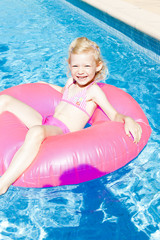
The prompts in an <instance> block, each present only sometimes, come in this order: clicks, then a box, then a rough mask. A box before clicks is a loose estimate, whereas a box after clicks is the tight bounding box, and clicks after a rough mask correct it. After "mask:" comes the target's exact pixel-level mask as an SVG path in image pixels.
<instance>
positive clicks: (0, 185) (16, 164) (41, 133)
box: [0, 125, 63, 195]
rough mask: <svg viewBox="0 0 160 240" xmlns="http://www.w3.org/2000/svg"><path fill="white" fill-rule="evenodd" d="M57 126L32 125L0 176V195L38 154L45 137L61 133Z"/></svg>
mask: <svg viewBox="0 0 160 240" xmlns="http://www.w3.org/2000/svg"><path fill="white" fill-rule="evenodd" d="M62 133H63V132H62V130H61V128H59V127H54V126H48V125H46V126H34V127H32V128H30V129H29V130H28V133H27V135H26V138H25V141H24V144H23V145H22V146H21V148H20V149H19V150H18V151H17V152H16V154H15V156H14V157H13V159H12V162H11V164H10V166H9V167H8V169H7V170H6V172H5V173H4V174H3V176H2V177H1V178H0V195H1V194H4V193H5V192H6V191H7V189H8V188H9V186H10V185H11V184H12V183H13V182H15V181H16V179H17V178H18V177H20V175H21V174H22V173H23V172H24V171H25V170H26V169H27V168H28V167H29V166H30V164H31V163H32V162H33V160H34V159H35V157H36V156H37V154H38V151H39V149H40V146H41V143H42V142H43V140H44V139H45V138H46V137H49V136H54V135H59V134H62Z"/></svg>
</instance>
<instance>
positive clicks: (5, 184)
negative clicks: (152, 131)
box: [0, 37, 142, 195]
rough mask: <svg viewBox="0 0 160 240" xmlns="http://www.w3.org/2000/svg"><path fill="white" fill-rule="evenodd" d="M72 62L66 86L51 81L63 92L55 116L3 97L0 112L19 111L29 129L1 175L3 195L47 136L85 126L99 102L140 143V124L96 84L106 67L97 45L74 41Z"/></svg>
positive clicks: (20, 117) (78, 40)
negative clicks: (114, 103) (112, 102)
mask: <svg viewBox="0 0 160 240" xmlns="http://www.w3.org/2000/svg"><path fill="white" fill-rule="evenodd" d="M68 65H69V69H70V72H71V76H72V78H70V79H68V81H67V83H66V85H65V87H59V86H56V85H53V84H50V85H51V87H53V88H54V89H56V90H57V91H59V92H61V93H62V94H63V96H62V99H61V102H60V103H59V104H58V106H57V107H56V109H55V113H54V115H53V116H48V117H47V118H46V119H43V118H42V116H41V115H40V114H39V113H38V112H37V111H36V110H34V109H33V108H31V107H30V106H28V105H26V104H25V103H23V102H21V101H19V100H17V99H15V98H13V97H11V96H8V95H2V96H0V113H2V112H4V111H9V112H11V113H13V114H15V115H16V116H17V117H18V118H19V119H20V120H21V121H22V122H23V123H24V124H25V125H26V126H27V128H28V132H27V134H26V138H25V141H24V143H23V145H22V146H21V148H20V149H19V150H18V151H17V152H16V154H15V156H14V157H13V159H12V162H11V164H10V166H9V168H8V169H7V171H6V172H5V173H4V174H3V176H2V177H1V178H0V195H1V194H4V193H5V192H6V191H7V189H8V188H9V186H10V185H11V184H12V183H14V181H15V180H16V179H17V178H18V177H19V176H20V175H21V174H22V173H23V172H24V171H25V170H26V169H27V168H28V167H29V165H30V164H31V163H32V162H33V160H34V159H35V157H36V155H37V153H38V151H39V149H40V147H41V143H42V142H43V141H44V139H45V138H47V137H49V136H54V135H59V134H65V133H69V132H74V131H79V130H81V129H83V128H84V126H85V125H86V123H87V122H88V120H89V119H90V117H91V116H92V114H93V112H94V111H95V109H96V107H97V105H99V106H100V107H101V108H102V110H103V111H104V112H105V113H106V114H107V116H108V117H109V118H110V120H111V121H118V122H123V123H124V130H125V132H126V134H127V135H128V136H131V134H132V136H133V138H134V142H135V143H138V142H139V140H140V138H141V133H142V130H141V127H140V125H139V124H138V123H136V122H135V121H134V120H133V119H132V118H130V117H128V116H124V115H122V114H120V113H118V112H117V111H116V110H115V109H114V108H113V107H112V105H111V104H110V103H109V101H108V100H107V98H106V95H105V94H104V92H103V91H102V90H101V88H100V87H99V86H98V85H97V84H96V81H97V80H99V79H102V78H103V77H104V73H105V70H106V67H105V64H104V62H103V60H102V58H101V54H100V49H99V47H98V46H97V44H96V43H94V42H92V41H90V40H88V39H87V38H85V37H81V38H77V39H76V40H74V41H73V42H72V43H71V45H70V48H69V58H68ZM64 147H65V146H64Z"/></svg>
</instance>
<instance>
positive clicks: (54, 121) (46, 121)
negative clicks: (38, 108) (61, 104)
mask: <svg viewBox="0 0 160 240" xmlns="http://www.w3.org/2000/svg"><path fill="white" fill-rule="evenodd" d="M42 125H52V126H56V127H59V128H61V129H62V131H63V133H64V134H65V133H69V132H70V130H69V129H68V127H67V126H66V125H65V124H64V123H63V122H61V121H60V120H59V119H57V118H54V117H53V116H52V115H50V116H47V117H43V120H42Z"/></svg>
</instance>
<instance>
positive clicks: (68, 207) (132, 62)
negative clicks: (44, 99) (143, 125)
mask: <svg viewBox="0 0 160 240" xmlns="http://www.w3.org/2000/svg"><path fill="white" fill-rule="evenodd" d="M84 35H85V36H87V37H88V38H90V39H91V40H93V41H96V42H97V43H98V44H99V45H100V47H101V49H102V54H103V56H104V59H105V60H106V62H107V63H108V66H109V71H110V76H109V79H107V81H106V82H107V83H109V84H113V85H115V86H117V87H119V88H121V89H123V90H125V91H126V92H128V93H129V94H131V95H132V96H133V97H134V98H135V99H136V100H137V101H138V103H139V104H140V105H141V107H142V108H143V110H144V112H145V114H146V115H147V117H148V119H149V122H150V125H151V127H152V135H151V138H150V140H149V142H148V144H147V146H146V147H145V149H144V150H143V151H142V152H141V154H140V155H139V156H138V157H137V158H136V159H134V160H133V161H132V162H131V163H130V164H128V165H127V166H125V167H123V168H122V169H119V170H118V171H116V172H114V173H112V174H109V175H107V176H104V177H102V178H100V179H96V180H94V181H90V182H86V183H82V184H79V185H72V186H63V187H55V188H48V189H26V188H25V189H24V188H19V187H11V188H10V189H9V191H8V192H7V193H6V195H4V196H3V197H0V239H3V240H6V239H7V240H8V239H16V240H17V239H40V240H41V239H56V240H57V239H58V240H59V239H60V240H61V239H76V240H77V239H78V240H87V239H109V240H112V239H113V240H117V239H119V240H123V239H126V240H128V239H136V240H137V239H138V240H139V239H143V240H145V239H151V240H157V239H159V238H160V217H159V216H160V207H159V206H160V194H159V191H160V167H159V160H160V153H159V147H160V140H159V132H160V127H159V125H160V124H159V117H160V114H159V112H160V86H159V80H160V61H159V58H158V57H157V55H156V54H155V52H152V51H150V50H148V49H144V48H143V47H142V46H140V45H138V44H137V43H135V42H134V41H133V40H132V39H131V38H130V36H125V35H124V34H123V33H121V32H119V31H118V30H115V29H114V28H113V26H112V25H111V26H109V25H107V24H106V23H104V22H102V21H101V20H99V19H98V16H97V18H95V17H94V16H91V15H89V14H88V13H87V12H85V11H83V10H81V9H79V8H78V7H76V6H73V5H71V4H70V2H68V1H64V0H59V1H52V0H28V1H25V0H5V1H3V2H2V1H1V2H0V36H1V38H0V79H1V81H0V90H3V89H5V88H8V87H11V86H13V85H17V84H20V83H28V82H36V81H42V80H43V81H44V80H45V81H47V82H54V83H55V84H56V83H57V84H60V85H63V84H64V83H65V81H66V72H67V63H66V59H67V51H68V46H69V44H70V42H71V41H72V40H73V39H74V38H76V37H79V36H84ZM152 50H153V49H152Z"/></svg>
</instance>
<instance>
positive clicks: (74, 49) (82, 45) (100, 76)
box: [68, 37, 108, 81]
mask: <svg viewBox="0 0 160 240" xmlns="http://www.w3.org/2000/svg"><path fill="white" fill-rule="evenodd" d="M90 52H91V53H93V55H94V58H95V61H96V64H97V65H98V64H99V63H101V64H102V68H101V70H100V71H98V72H96V75H95V80H96V81H100V80H104V79H105V78H106V75H108V68H107V66H106V64H105V62H104V61H103V59H102V56H101V52H100V48H99V46H98V45H97V44H96V43H95V42H93V41H91V40H89V39H88V38H86V37H79V38H76V39H75V40H74V41H73V42H72V43H71V44H70V46H69V56H68V63H69V64H70V60H71V54H81V53H90Z"/></svg>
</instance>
